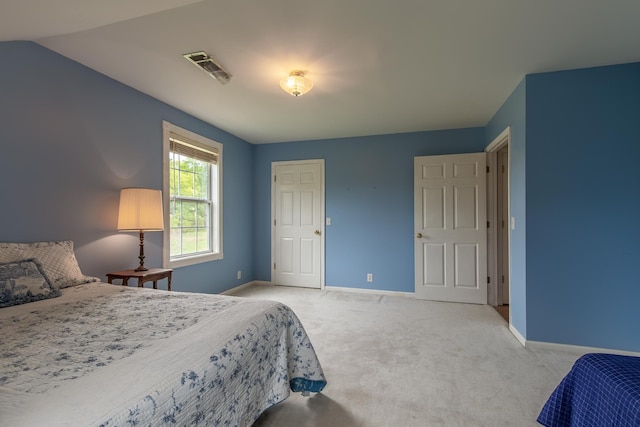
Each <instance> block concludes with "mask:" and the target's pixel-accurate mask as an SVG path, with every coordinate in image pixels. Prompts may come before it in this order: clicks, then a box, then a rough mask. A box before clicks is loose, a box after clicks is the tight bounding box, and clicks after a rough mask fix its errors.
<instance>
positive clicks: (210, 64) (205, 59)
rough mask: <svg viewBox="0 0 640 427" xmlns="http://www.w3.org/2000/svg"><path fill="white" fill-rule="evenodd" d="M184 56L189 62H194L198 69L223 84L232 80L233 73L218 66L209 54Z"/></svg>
mask: <svg viewBox="0 0 640 427" xmlns="http://www.w3.org/2000/svg"><path fill="white" fill-rule="evenodd" d="M182 56H184V57H185V58H186V59H187V60H188V61H189V62H192V63H193V64H195V65H196V66H198V68H202V69H203V70H204V71H205V72H206V73H207V74H209V75H210V76H211V77H213V78H214V79H216V80H217V81H219V82H220V83H222V84H226V83H227V82H228V81H229V80H231V73H229V72H228V71H227V70H225V69H224V67H223V66H222V65H220V64H218V63H217V62H216V61H214V59H213V58H212V57H210V56H209V54H208V53H207V52H193V53H185V54H184V55H182Z"/></svg>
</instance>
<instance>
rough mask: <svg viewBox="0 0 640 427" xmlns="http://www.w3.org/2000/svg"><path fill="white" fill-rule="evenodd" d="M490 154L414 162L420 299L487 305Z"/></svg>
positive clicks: (434, 158) (418, 290)
mask: <svg viewBox="0 0 640 427" xmlns="http://www.w3.org/2000/svg"><path fill="white" fill-rule="evenodd" d="M485 174H486V158H485V153H473V154H456V155H446V156H429V157H416V158H415V160H414V182H415V184H414V210H415V212H414V219H415V233H416V234H415V247H414V251H415V270H416V271H415V280H416V284H415V288H416V289H415V296H416V298H418V299H428V300H435V301H451V302H468V303H476V304H486V303H487V255H486V248H487V232H486V226H487V220H486V215H487V212H486V176H485Z"/></svg>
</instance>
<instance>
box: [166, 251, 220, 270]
mask: <svg viewBox="0 0 640 427" xmlns="http://www.w3.org/2000/svg"><path fill="white" fill-rule="evenodd" d="M222 258H224V256H223V254H222V253H214V254H206V255H195V256H190V257H185V258H180V259H175V260H165V261H164V263H163V267H164V268H178V267H186V266H188V265H194V264H202V263H204V262H210V261H215V260H219V259H222Z"/></svg>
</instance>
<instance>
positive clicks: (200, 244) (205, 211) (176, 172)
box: [169, 152, 215, 257]
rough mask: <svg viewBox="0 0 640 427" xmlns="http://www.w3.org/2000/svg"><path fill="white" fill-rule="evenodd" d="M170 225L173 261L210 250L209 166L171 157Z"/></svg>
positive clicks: (187, 159) (184, 157)
mask: <svg viewBox="0 0 640 427" xmlns="http://www.w3.org/2000/svg"><path fill="white" fill-rule="evenodd" d="M169 162H170V163H169V188H170V207H169V208H170V209H169V211H170V224H171V237H170V241H171V250H170V254H171V256H172V257H175V256H186V255H193V254H197V253H202V252H207V251H210V250H211V241H210V227H211V209H212V205H211V188H210V186H211V173H212V168H213V167H215V165H212V164H210V163H208V162H205V161H201V160H197V159H193V158H190V157H187V156H184V155H180V154H176V153H173V152H172V153H170V160H169Z"/></svg>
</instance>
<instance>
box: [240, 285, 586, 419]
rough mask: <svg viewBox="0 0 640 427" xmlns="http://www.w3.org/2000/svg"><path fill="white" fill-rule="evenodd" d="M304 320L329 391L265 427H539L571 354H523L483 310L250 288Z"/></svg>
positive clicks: (276, 411)
mask: <svg viewBox="0 0 640 427" xmlns="http://www.w3.org/2000/svg"><path fill="white" fill-rule="evenodd" d="M234 295H237V296H242V297H251V298H262V299H271V300H276V301H281V302H283V303H285V304H287V305H289V306H290V307H291V308H292V309H293V310H294V311H295V312H296V314H297V315H298V317H299V318H300V319H301V320H302V323H303V324H304V326H305V329H306V330H307V332H308V334H309V336H310V338H311V342H312V343H313V345H314V348H315V350H316V352H317V354H318V357H319V359H320V362H321V363H322V366H323V369H324V372H325V375H326V378H327V382H328V384H327V387H326V388H325V390H324V391H323V392H322V393H320V394H316V395H312V396H311V397H309V398H305V397H302V396H300V395H299V393H295V394H292V395H291V396H290V397H289V398H288V399H287V400H286V401H285V402H283V403H281V404H278V405H276V406H275V407H273V408H271V409H269V410H268V411H266V412H265V413H264V414H263V415H262V416H261V417H260V419H259V420H258V421H256V423H255V424H254V427H266V426H307V427H316V426H318V427H319V426H335V427H338V426H492V427H495V426H537V425H538V426H539V424H537V423H536V421H535V419H536V417H537V415H538V413H539V411H540V409H541V407H542V405H543V404H544V402H545V401H546V399H547V397H548V395H549V394H550V393H551V392H552V391H553V389H554V388H555V386H556V385H557V384H558V382H559V381H560V380H561V378H562V376H563V375H564V374H565V373H566V372H568V371H569V369H570V368H571V365H572V364H573V362H574V361H575V360H576V359H577V358H578V356H579V355H577V354H568V353H561V352H551V351H545V352H533V351H530V350H528V349H525V348H523V347H522V346H521V345H520V343H519V342H518V341H517V340H516V339H515V338H514V337H513V336H512V335H511V333H510V332H509V331H508V329H507V324H506V323H505V321H504V320H503V319H502V318H501V317H500V315H499V314H498V313H497V312H496V311H495V310H494V309H493V308H492V307H489V306H478V305H470V304H453V303H440V302H430V301H418V300H414V299H411V298H404V297H395V296H380V295H371V294H362V293H349V292H341V291H319V290H310V289H301V288H290V287H279V286H266V285H254V286H250V287H248V288H244V289H241V290H239V291H237V292H236V293H235V294H234Z"/></svg>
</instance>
